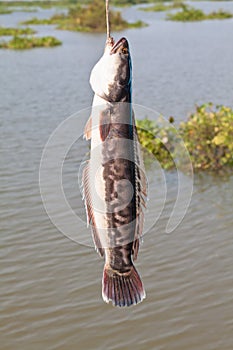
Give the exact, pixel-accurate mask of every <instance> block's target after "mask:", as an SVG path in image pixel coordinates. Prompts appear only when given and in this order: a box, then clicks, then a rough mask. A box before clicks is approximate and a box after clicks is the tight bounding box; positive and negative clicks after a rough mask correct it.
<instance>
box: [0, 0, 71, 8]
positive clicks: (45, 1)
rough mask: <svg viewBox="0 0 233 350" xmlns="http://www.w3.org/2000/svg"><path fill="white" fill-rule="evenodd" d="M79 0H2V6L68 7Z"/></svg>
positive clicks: (0, 2)
mask: <svg viewBox="0 0 233 350" xmlns="http://www.w3.org/2000/svg"><path fill="white" fill-rule="evenodd" d="M77 2H78V1H77V0H41V1H40V0H32V1H20V0H19V1H0V7H1V6H4V7H7V8H9V7H11V8H12V7H17V8H18V7H25V8H27V7H32V6H33V7H41V8H52V7H68V6H70V5H72V4H74V3H75V4H76V3H77Z"/></svg>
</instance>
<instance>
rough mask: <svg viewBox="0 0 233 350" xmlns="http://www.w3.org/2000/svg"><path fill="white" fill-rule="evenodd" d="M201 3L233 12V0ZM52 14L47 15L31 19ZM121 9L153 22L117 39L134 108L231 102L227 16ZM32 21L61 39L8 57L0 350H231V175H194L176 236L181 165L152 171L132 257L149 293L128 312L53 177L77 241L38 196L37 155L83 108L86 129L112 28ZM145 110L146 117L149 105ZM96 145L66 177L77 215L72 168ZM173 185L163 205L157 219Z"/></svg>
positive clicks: (2, 75) (2, 77)
mask: <svg viewBox="0 0 233 350" xmlns="http://www.w3.org/2000/svg"><path fill="white" fill-rule="evenodd" d="M194 4H195V6H197V7H199V8H203V9H205V10H208V11H210V10H212V9H218V8H220V7H221V8H224V9H229V10H231V11H232V12H233V3H232V2H221V3H218V2H209V3H205V2H203V3H194ZM51 13H52V10H39V12H38V13H36V14H35V15H36V16H38V17H47V16H49V15H50V14H51ZM123 13H124V16H125V17H126V18H127V19H128V20H132V21H133V20H136V19H139V18H140V19H143V20H144V21H145V22H147V23H148V24H149V26H148V27H146V28H143V29H135V30H133V29H132V30H127V31H124V32H123V33H121V34H120V33H117V34H115V36H117V37H119V36H120V35H124V36H126V37H127V38H128V39H129V41H130V45H131V52H132V57H133V92H134V102H135V103H137V104H139V105H143V106H145V107H147V108H149V109H150V110H151V109H152V110H156V111H158V112H159V113H163V114H164V115H165V116H167V117H168V116H170V115H173V116H175V120H176V122H179V121H181V120H185V119H186V118H187V115H188V114H189V113H190V112H191V111H192V110H193V108H194V105H195V103H202V102H206V101H212V102H214V103H216V104H219V103H222V104H226V105H228V106H231V107H233V59H232V57H233V41H232V32H233V20H232V19H230V20H224V21H217V20H216V21H205V22H198V23H174V22H169V21H165V20H164V14H162V13H144V12H141V11H138V10H137V7H133V8H127V9H124V10H123ZM32 16H33V14H31V13H22V12H17V13H14V14H12V15H4V16H0V24H1V25H15V24H16V23H18V22H19V21H21V20H24V19H27V18H30V17H32ZM36 28H37V29H38V30H39V35H45V34H46V35H47V34H51V35H55V36H56V37H58V38H59V39H61V40H62V41H63V45H62V46H60V47H56V48H51V49H35V50H29V51H21V52H16V51H7V50H6V51H3V50H2V51H0V128H1V138H0V152H1V158H0V164H1V171H0V179H1V189H0V194H1V203H0V206H1V227H0V230H1V235H0V239H1V243H0V257H1V269H0V278H1V284H0V298H1V306H0V308H1V315H0V329H1V342H0V349H2V350H13V349H20V350H21V349H22V350H31V349H33V350H37V349H38V350H41V349H49V350H52V349H69V350H73V349H93V350H97V349H111V350H113V349H117V350H119V349H129V348H134V349H136V350H137V349H138V350H144V349H151V350H152V349H153V350H187V349H189V350H219V349H221V350H232V346H233V271H232V266H233V236H232V233H233V232H232V231H233V230H232V226H233V220H232V197H233V177H232V176H228V177H224V178H222V177H218V176H213V175H207V174H199V175H195V177H194V183H193V194H192V199H191V203H190V206H189V208H188V210H187V213H186V215H185V217H184V219H183V220H182V222H181V223H180V225H179V226H178V227H177V228H176V229H175V230H173V232H172V233H170V234H167V233H166V225H167V222H168V219H169V217H170V215H171V211H172V208H173V206H174V202H175V200H176V197H177V181H178V180H177V173H176V172H172V173H167V174H165V178H164V177H162V176H160V175H161V172H160V170H159V168H157V167H154V168H153V167H152V168H151V169H149V170H148V177H149V179H150V180H149V182H150V185H151V190H150V201H149V202H150V203H152V204H150V211H149V214H148V215H147V222H146V224H147V226H148V227H149V229H148V232H147V234H146V235H145V237H144V243H143V245H142V246H141V249H140V254H139V257H138V261H137V263H136V265H137V267H138V269H139V271H140V274H141V276H142V279H143V281H144V285H145V288H146V292H147V298H146V299H145V300H144V301H143V303H141V304H140V305H137V306H136V307H133V308H129V309H114V308H112V306H111V305H107V304H105V303H104V302H103V301H102V299H101V277H102V268H103V261H102V260H101V259H100V258H99V256H98V255H97V254H96V253H95V251H94V249H93V248H91V247H89V246H88V244H84V243H86V242H85V237H86V236H85V235H88V232H89V231H88V230H87V229H86V228H85V225H84V224H83V223H80V226H77V227H76V226H75V227H74V226H73V225H72V223H71V222H69V220H68V219H67V217H66V216H65V215H64V212H62V210H61V207H59V205H58V202H57V197H56V194H54V192H53V187H52V186H53V183H52V182H51V183H49V182H48V185H51V188H49V190H48V191H50V192H51V193H52V195H51V197H50V199H51V201H52V203H53V204H54V211H55V212H56V213H57V214H58V216H59V217H60V218H61V219H62V221H64V222H65V223H66V228H67V230H68V231H69V230H70V232H72V230H73V231H74V232H76V234H77V237H78V238H77V239H74V241H72V240H71V239H68V238H67V237H66V236H65V235H64V234H62V233H61V232H60V231H59V230H58V229H57V228H56V227H55V226H54V225H53V223H52V222H51V221H50V219H49V217H48V216H47V214H46V211H45V209H44V207H43V204H42V201H41V196H40V191H39V164H40V159H41V156H42V152H43V149H44V146H45V144H46V142H47V140H48V138H49V136H50V135H51V133H52V132H53V131H54V130H55V128H56V127H57V126H58V125H59V124H60V123H61V122H62V121H64V120H66V118H67V117H69V116H70V115H73V114H74V113H76V114H75V115H76V116H77V117H79V116H80V115H81V116H82V118H83V119H82V118H81V119H80V120H78V118H76V122H77V124H75V125H76V129H77V139H78V137H79V136H80V135H81V133H82V128H83V125H84V122H85V119H86V118H87V116H88V109H85V108H89V106H90V104H91V99H92V91H91V89H90V86H89V83H88V79H89V74H90V70H91V68H92V66H93V64H94V63H95V62H96V61H97V59H98V58H99V56H100V55H101V53H102V49H103V45H104V40H105V36H104V35H102V34H96V35H92V34H83V33H72V32H66V31H57V30H55V29H54V28H53V27H49V26H43V27H36ZM82 109H85V111H84V112H83V113H82V112H81V113H80V112H79V111H80V110H82ZM141 111H143V112H142V113H144V112H145V113H144V114H145V115H146V114H147V111H148V109H143V108H142V109H141ZM77 112H78V113H77ZM148 113H149V112H148ZM152 115H154V114H153V113H152ZM76 129H75V131H76ZM73 131H74V130H73ZM70 132H71V131H70ZM70 135H71V134H69V133H68V138H69V137H71V136H70ZM66 136H67V135H66ZM87 152H88V146H87V145H86V143H85V142H84V141H83V140H82V139H81V138H79V142H78V143H76V144H74V145H73V146H72V147H71V149H70V151H69V152H68V153H67V156H66V161H65V162H64V171H63V173H64V174H63V184H64V193H65V194H66V197H67V200H68V201H69V203H71V205H72V207H73V208H74V210H75V211H76V213H79V216H80V217H81V218H83V217H84V212H83V204H82V201H81V194H80V191H79V188H78V186H77V182H78V180H77V172H78V170H79V164H80V162H81V161H83V159H84V158H85V157H86V153H87ZM50 165H51V166H50V168H49V169H47V170H48V172H47V176H48V179H50V174H51V173H53V164H50ZM164 179H165V180H166V185H167V195H166V199H165V206H164V208H163V211H162V213H161V215H160V217H159V218H157V221H156V222H155V219H154V216H155V214H156V213H157V208H158V206H161V205H162V204H161V203H160V201H162V199H161V198H162V197H163V193H162V192H163V189H164V187H163V185H164ZM50 180H51V179H50ZM181 182H182V183H183V184H184V185H183V192H184V194H185V193H186V194H187V193H188V190H189V189H190V183H191V182H192V179H191V178H190V176H186V175H182V177H181ZM178 214H179V211H178ZM85 230H86V231H85ZM80 231H82V232H80ZM79 237H80V239H79ZM88 239H89V236H88ZM76 241H79V242H80V243H81V244H79V243H77V242H76Z"/></svg>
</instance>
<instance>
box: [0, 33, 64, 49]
mask: <svg viewBox="0 0 233 350" xmlns="http://www.w3.org/2000/svg"><path fill="white" fill-rule="evenodd" d="M61 44H62V43H61V41H60V40H58V39H56V38H54V37H53V36H45V37H24V36H23V37H22V36H14V37H13V39H11V40H10V41H8V42H6V41H2V42H0V48H2V49H15V50H23V49H32V48H34V47H53V46H57V45H61Z"/></svg>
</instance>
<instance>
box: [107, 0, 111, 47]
mask: <svg viewBox="0 0 233 350" xmlns="http://www.w3.org/2000/svg"><path fill="white" fill-rule="evenodd" d="M106 24H107V40H110V39H111V35H110V21H109V0H106Z"/></svg>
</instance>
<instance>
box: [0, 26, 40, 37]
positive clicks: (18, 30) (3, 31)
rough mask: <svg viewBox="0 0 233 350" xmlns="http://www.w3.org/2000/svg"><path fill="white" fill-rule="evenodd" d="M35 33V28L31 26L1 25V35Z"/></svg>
mask: <svg viewBox="0 0 233 350" xmlns="http://www.w3.org/2000/svg"><path fill="white" fill-rule="evenodd" d="M34 33H35V30H33V29H31V28H12V27H0V36H8V35H13V36H15V35H28V34H34Z"/></svg>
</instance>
